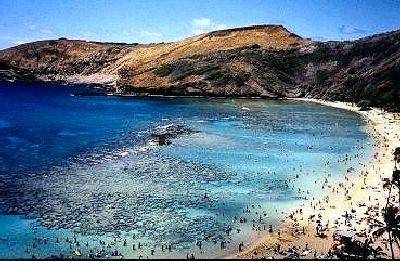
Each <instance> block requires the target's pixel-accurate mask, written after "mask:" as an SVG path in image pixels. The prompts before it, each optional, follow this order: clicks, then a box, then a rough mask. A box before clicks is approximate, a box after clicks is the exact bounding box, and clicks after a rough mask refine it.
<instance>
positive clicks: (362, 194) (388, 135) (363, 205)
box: [226, 98, 400, 259]
mask: <svg viewBox="0 0 400 261" xmlns="http://www.w3.org/2000/svg"><path fill="white" fill-rule="evenodd" d="M288 100H295V101H304V102H313V103H318V104H320V105H323V106H330V107H334V108H339V109H344V110H348V111H352V112H355V113H357V114H359V115H360V116H361V117H362V118H363V120H365V121H366V123H367V126H368V128H369V133H370V135H372V136H374V137H375V140H376V141H377V143H378V146H377V147H375V149H374V158H373V159H370V160H369V163H368V165H367V166H363V167H362V168H361V169H362V171H361V172H360V173H358V174H357V177H356V178H350V179H348V178H347V175H346V174H345V175H344V177H343V180H341V181H340V182H339V184H334V183H332V184H331V183H322V184H321V185H322V186H323V187H325V189H324V193H323V195H324V197H320V198H316V199H315V200H312V199H309V200H307V202H305V203H304V204H302V205H300V206H298V207H297V208H295V209H293V210H291V211H289V212H290V214H289V213H288V215H287V216H286V217H284V219H283V223H282V224H280V225H279V227H278V228H277V229H278V231H279V232H277V231H274V232H273V233H269V234H268V235H267V236H263V237H261V238H260V239H256V240H255V243H252V244H250V245H249V246H248V247H247V248H246V249H245V250H244V251H243V252H241V253H235V254H234V255H229V256H226V257H227V258H262V257H263V258H285V257H287V256H289V255H290V251H286V250H289V249H293V247H295V249H296V253H298V254H299V257H300V258H304V259H310V258H319V257H320V258H324V257H327V256H326V255H327V253H328V251H329V250H330V248H331V246H332V245H333V243H334V241H333V238H332V236H333V232H334V231H335V230H354V231H355V232H357V233H358V235H357V234H356V238H357V239H358V240H360V241H364V240H365V239H366V238H368V236H369V235H370V234H371V227H370V225H369V224H368V217H366V213H368V212H369V211H370V209H372V210H371V211H372V212H374V214H375V215H376V216H377V218H378V219H379V220H380V221H383V217H382V215H380V214H379V213H381V209H382V207H383V206H384V205H385V203H386V197H387V194H388V192H387V191H385V190H384V189H383V186H382V185H383V181H382V179H383V178H391V175H392V171H393V165H394V162H393V155H392V153H393V150H394V149H395V148H396V147H399V146H400V138H399V137H400V136H399V135H400V117H399V114H398V113H397V114H396V113H389V112H383V111H381V110H380V109H376V108H373V109H371V110H370V111H360V110H359V108H358V107H357V106H354V105H352V104H351V103H345V102H331V101H323V100H318V99H307V98H294V99H288ZM353 163H356V162H352V164H353ZM328 178H329V177H327V179H328ZM327 179H326V180H325V181H327ZM321 182H322V181H321ZM318 185H320V184H318ZM327 190H328V191H327ZM339 190H340V191H339ZM395 190H396V189H395ZM325 192H326V193H325ZM393 194H394V195H396V192H392V195H393ZM350 210H351V211H350ZM345 213H348V214H350V213H351V215H352V218H351V220H350V221H348V220H347V219H345V218H344V214H345ZM310 217H312V218H310ZM317 223H319V224H322V225H323V226H326V228H327V231H326V237H325V238H320V237H316V235H315V234H316V227H317ZM373 246H374V248H376V247H377V246H380V247H381V248H382V249H383V250H384V252H385V254H387V256H386V257H390V250H389V249H388V247H387V240H385V239H378V240H377V241H375V242H374V243H373ZM282 250H283V251H282ZM394 250H395V256H396V257H399V256H400V251H399V249H397V248H396V247H394ZM285 251H286V252H285ZM278 252H281V253H278Z"/></svg>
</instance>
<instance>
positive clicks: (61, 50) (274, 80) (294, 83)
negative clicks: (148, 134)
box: [0, 25, 400, 110]
mask: <svg viewBox="0 0 400 261" xmlns="http://www.w3.org/2000/svg"><path fill="white" fill-rule="evenodd" d="M1 79H5V80H45V81H66V82H72V83H76V82H84V83H102V84H105V83H107V84H109V85H111V86H113V87H112V90H113V91H116V92H119V93H129V94H138V93H140V94H141V95H143V94H163V95H206V96H258V97H270V98H276V97H315V98H322V99H330V100H333V99H335V100H345V101H356V102H359V101H361V100H364V104H366V105H375V106H381V107H386V108H390V109H395V110H400V31H393V32H388V33H383V34H379V35H374V36H370V37H366V38H363V39H360V40H357V41H353V42H326V43H320V42H313V41H309V40H307V39H304V38H302V37H300V36H297V35H295V34H293V33H291V32H289V31H288V30H287V29H285V28H284V27H282V26H279V25H259V26H251V27H244V28H236V29H229V30H222V31H215V32H211V33H207V34H202V35H198V36H194V37H190V38H187V39H185V40H182V41H179V42H173V43H160V44H146V45H141V44H130V45H129V44H117V43H96V42H85V41H69V40H56V41H41V42H35V43H30V44H24V45H20V46H16V47H13V48H9V49H6V50H2V51H0V80H1Z"/></svg>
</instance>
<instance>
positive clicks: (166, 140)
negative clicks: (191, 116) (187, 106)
mask: <svg viewBox="0 0 400 261" xmlns="http://www.w3.org/2000/svg"><path fill="white" fill-rule="evenodd" d="M196 132H198V131H195V130H192V129H191V128H190V127H188V126H185V125H180V124H177V125H175V124H171V125H165V126H161V127H158V128H157V130H156V132H154V133H152V134H150V137H149V140H148V142H149V143H150V144H151V145H157V146H164V145H170V144H171V143H172V141H171V140H172V139H175V138H178V137H179V136H182V135H189V134H193V133H196Z"/></svg>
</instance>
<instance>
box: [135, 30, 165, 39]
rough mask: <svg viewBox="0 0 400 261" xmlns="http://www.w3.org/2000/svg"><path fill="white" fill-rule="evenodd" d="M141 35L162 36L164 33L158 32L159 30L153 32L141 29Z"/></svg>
mask: <svg viewBox="0 0 400 261" xmlns="http://www.w3.org/2000/svg"><path fill="white" fill-rule="evenodd" d="M140 36H141V37H154V38H161V37H162V36H163V34H162V33H158V32H151V31H147V30H142V31H140Z"/></svg>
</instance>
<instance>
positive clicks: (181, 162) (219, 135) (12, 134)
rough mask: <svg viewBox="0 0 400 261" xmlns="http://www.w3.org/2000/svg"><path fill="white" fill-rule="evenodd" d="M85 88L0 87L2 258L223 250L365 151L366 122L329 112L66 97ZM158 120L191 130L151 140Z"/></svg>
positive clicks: (251, 103)
mask: <svg viewBox="0 0 400 261" xmlns="http://www.w3.org/2000/svg"><path fill="white" fill-rule="evenodd" d="M87 91H88V90H87V89H86V88H85V87H83V86H62V85H46V86H42V85H40V84H35V85H32V84H21V83H18V84H17V83H1V84H0V101H1V102H0V175H1V176H0V177H1V180H0V189H1V190H0V191H1V192H0V206H1V207H2V209H3V213H4V215H2V216H0V258H8V257H31V256H32V255H35V256H37V257H46V256H50V255H60V254H63V255H64V256H75V257H79V255H77V254H79V252H80V253H81V254H82V256H83V257H85V256H86V257H87V255H88V253H89V251H90V250H99V249H101V248H104V249H105V252H107V253H109V252H111V251H113V250H115V249H117V250H118V251H120V252H122V253H123V254H124V256H127V257H139V255H141V256H142V257H147V256H149V257H157V256H166V257H184V258H185V257H186V254H187V253H193V252H194V253H195V256H196V257H212V256H220V255H223V254H226V253H229V252H232V251H236V250H237V246H238V243H239V242H241V241H243V242H245V243H248V242H249V241H250V240H251V239H252V238H253V237H254V235H255V234H256V232H254V228H260V229H261V230H262V233H265V231H264V228H268V226H269V225H274V226H276V225H277V224H278V223H279V220H280V219H281V218H282V214H281V211H285V210H288V209H290V208H291V207H292V206H295V205H298V204H301V203H302V202H303V201H304V200H305V198H310V197H313V196H316V195H318V194H319V193H320V192H321V191H320V186H316V185H315V183H314V182H315V180H318V178H321V177H325V176H326V174H328V173H329V174H331V175H332V176H331V178H332V179H333V180H337V179H340V178H341V177H343V175H344V173H346V170H347V168H348V167H349V166H353V165H351V163H344V162H338V159H342V158H343V157H344V155H345V154H348V155H350V156H353V155H355V154H360V158H359V159H358V161H357V162H367V160H368V159H369V158H370V157H371V155H372V148H371V147H370V146H369V145H368V144H369V143H371V142H373V140H372V138H370V137H369V136H368V134H367V127H366V125H365V123H364V122H363V121H362V120H361V119H360V118H359V116H358V115H356V114H355V113H352V112H347V111H343V110H339V109H335V108H329V107H323V106H320V105H316V104H308V103H304V102H295V101H266V100H254V99H253V100H252V99H207V98H180V99H177V98H155V97H152V98H121V97H109V96H86V97H84V96H78V97H77V96H71V94H72V93H79V92H82V93H84V92H87ZM167 124H182V125H185V126H188V127H190V128H192V129H193V130H196V131H198V132H196V133H193V134H190V135H183V136H181V137H178V138H177V139H174V140H173V141H172V144H171V145H169V146H162V147H151V146H148V144H147V143H146V140H147V138H148V136H149V134H150V133H152V132H153V131H154V130H155V129H156V128H157V126H164V125H167ZM353 167H356V168H357V166H353ZM299 189H300V190H299ZM6 213H9V215H5V214H6ZM235 216H236V217H237V219H235ZM260 216H261V219H260ZM240 217H243V218H244V217H245V218H247V222H246V223H240V222H239V218H240ZM252 219H254V220H255V221H254V222H253V221H252ZM237 229H239V230H240V231H239V230H237ZM227 230H228V231H230V232H229V234H228V233H227V232H226V231H227ZM257 233H261V232H257ZM74 234H75V238H76V239H74V240H72V238H74ZM66 237H68V239H69V241H70V240H72V242H66V240H65V238H66ZM46 238H47V240H45V239H46ZM57 238H58V241H59V242H57ZM124 239H126V246H125V245H124V242H123V241H124ZM99 240H102V241H103V240H104V241H106V242H107V243H106V245H101V244H99ZM74 241H79V242H80V243H79V246H77V245H76V242H74ZM221 241H224V242H226V243H225V246H226V248H225V249H224V250H221ZM33 242H37V243H35V245H34V246H33ZM138 242H141V243H142V244H144V245H143V246H142V247H141V249H137V244H138ZM196 242H202V250H201V251H200V250H199V247H198V246H196ZM107 244H109V245H110V247H107ZM132 244H135V248H136V249H135V250H133V249H132ZM162 244H166V245H169V244H172V251H171V252H170V251H168V250H164V251H162V249H163V247H162V246H161V245H162ZM151 249H155V251H154V253H153V255H152V253H151ZM76 250H79V252H76Z"/></svg>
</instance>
